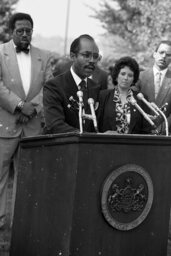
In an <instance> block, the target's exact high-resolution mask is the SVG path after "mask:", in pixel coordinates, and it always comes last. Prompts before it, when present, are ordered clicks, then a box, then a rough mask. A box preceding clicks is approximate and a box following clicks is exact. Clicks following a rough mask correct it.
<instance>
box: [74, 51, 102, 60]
mask: <svg viewBox="0 0 171 256" xmlns="http://www.w3.org/2000/svg"><path fill="white" fill-rule="evenodd" d="M78 54H80V55H81V56H82V57H83V58H84V59H85V60H91V59H92V58H93V60H95V61H98V60H100V59H101V55H100V54H99V53H97V52H79V53H78Z"/></svg>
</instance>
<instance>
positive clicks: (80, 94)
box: [77, 90, 83, 104]
mask: <svg viewBox="0 0 171 256" xmlns="http://www.w3.org/2000/svg"><path fill="white" fill-rule="evenodd" d="M77 96H78V99H79V103H81V104H83V92H82V91H81V90H79V91H78V92H77Z"/></svg>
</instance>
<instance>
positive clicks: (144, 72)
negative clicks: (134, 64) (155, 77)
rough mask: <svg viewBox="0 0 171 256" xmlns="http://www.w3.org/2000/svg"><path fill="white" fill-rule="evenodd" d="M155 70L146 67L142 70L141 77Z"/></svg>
mask: <svg viewBox="0 0 171 256" xmlns="http://www.w3.org/2000/svg"><path fill="white" fill-rule="evenodd" d="M152 72H153V68H152V67H151V68H146V69H144V70H142V71H141V72H140V77H144V76H146V75H148V74H150V73H152Z"/></svg>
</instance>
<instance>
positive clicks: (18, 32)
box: [15, 28, 33, 36]
mask: <svg viewBox="0 0 171 256" xmlns="http://www.w3.org/2000/svg"><path fill="white" fill-rule="evenodd" d="M15 32H16V34H17V35H18V36H22V35H24V32H25V33H26V35H27V36H31V34H32V33H33V30H32V29H29V28H18V29H16V30H15Z"/></svg>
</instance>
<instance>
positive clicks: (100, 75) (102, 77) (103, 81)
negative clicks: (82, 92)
mask: <svg viewBox="0 0 171 256" xmlns="http://www.w3.org/2000/svg"><path fill="white" fill-rule="evenodd" d="M91 78H92V80H93V81H95V82H96V83H97V84H99V86H100V90H105V89H108V88H107V87H108V73H107V72H106V71H105V70H103V69H102V68H101V67H99V66H98V65H97V66H96V68H95V70H94V72H93V74H92V76H91Z"/></svg>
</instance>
